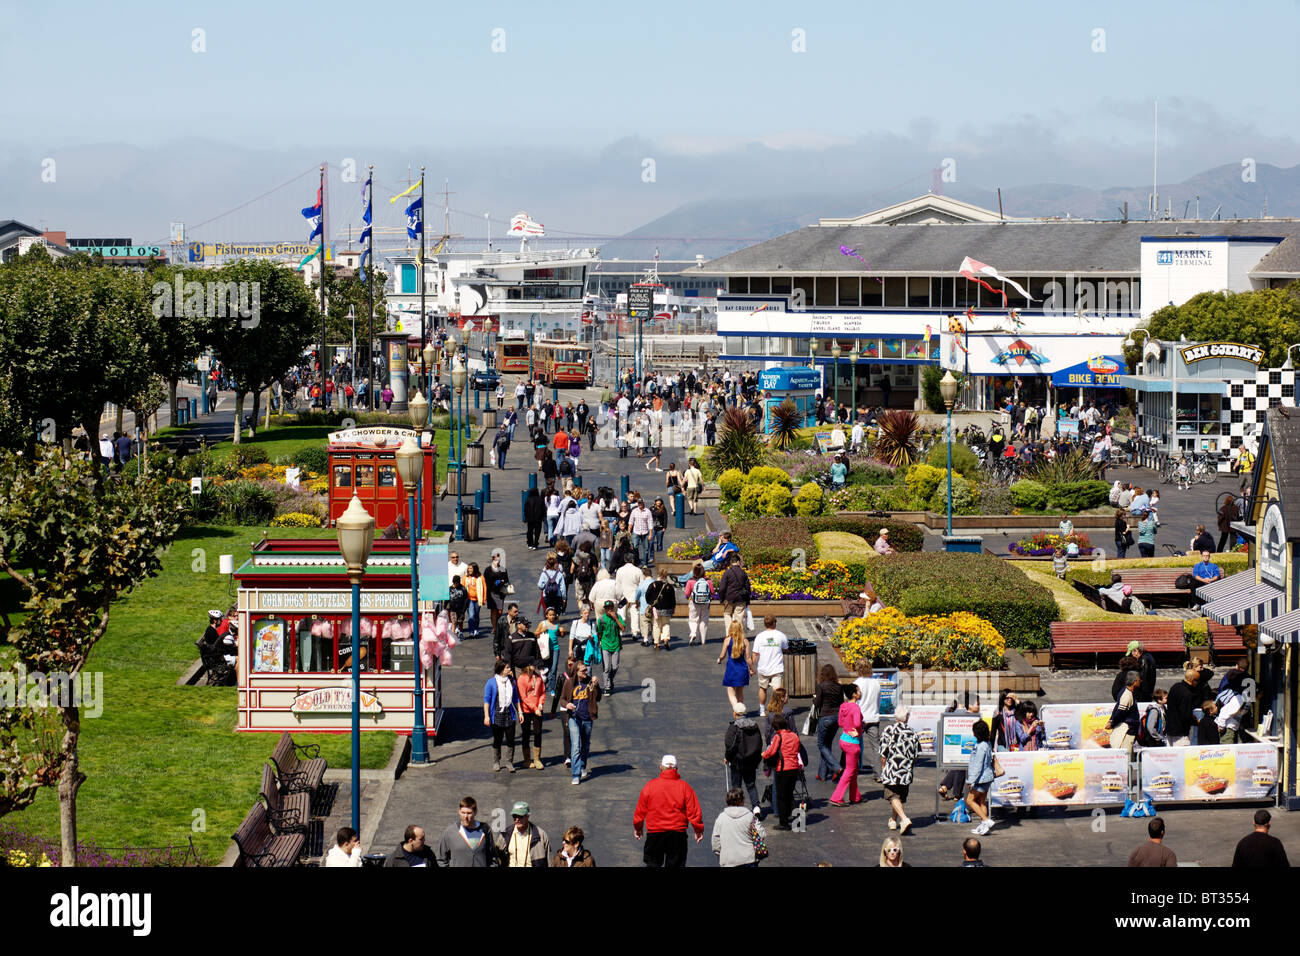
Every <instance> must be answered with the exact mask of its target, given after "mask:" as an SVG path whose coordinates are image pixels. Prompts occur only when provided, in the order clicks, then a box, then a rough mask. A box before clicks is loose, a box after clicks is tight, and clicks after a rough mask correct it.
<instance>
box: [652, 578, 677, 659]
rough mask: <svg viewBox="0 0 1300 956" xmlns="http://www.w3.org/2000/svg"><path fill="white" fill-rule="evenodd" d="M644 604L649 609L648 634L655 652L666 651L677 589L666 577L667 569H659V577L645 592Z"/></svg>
mask: <svg viewBox="0 0 1300 956" xmlns="http://www.w3.org/2000/svg"><path fill="white" fill-rule="evenodd" d="M645 603H646V606H647V607H648V608H649V609H650V619H651V625H650V633H651V634H652V635H653V636H654V645H655V650H657V651H658V650H665V651H666V650H668V645H669V642H670V641H671V638H672V635H671V633H670V629H669V627H670V625H671V624H672V620H673V612H674V611H676V610H677V588H676V587H675V586H674V585H673V582H672V580H671V579H669V577H668V569H667V568H660V569H659V577H658V578H657V579H656V580H655V581H652V582H651V584H650V586H649V587H648V588H646V591H645Z"/></svg>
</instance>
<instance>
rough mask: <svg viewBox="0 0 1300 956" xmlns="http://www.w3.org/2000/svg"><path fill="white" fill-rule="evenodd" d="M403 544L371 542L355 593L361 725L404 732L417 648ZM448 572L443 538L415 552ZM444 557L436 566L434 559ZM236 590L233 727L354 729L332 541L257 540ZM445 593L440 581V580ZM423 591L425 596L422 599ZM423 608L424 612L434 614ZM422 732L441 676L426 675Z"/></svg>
mask: <svg viewBox="0 0 1300 956" xmlns="http://www.w3.org/2000/svg"><path fill="white" fill-rule="evenodd" d="M409 547H410V545H409V544H408V543H407V542H405V541H383V540H376V541H375V543H374V550H373V551H372V552H371V555H370V560H369V562H368V564H367V565H366V575H365V577H364V579H363V581H362V585H361V630H360V653H359V661H360V669H361V714H362V722H361V726H362V729H363V730H389V731H395V732H396V733H410V732H411V728H412V727H413V726H414V722H415V720H414V718H415V710H414V694H415V687H414V680H415V677H414V670H415V656H414V655H415V650H414V649H415V642H414V641H413V639H412V626H411V613H412V608H411V563H410V552H409ZM421 547H422V549H423V550H424V551H426V552H437V554H433V555H432V560H431V561H430V562H429V564H430V565H431V566H432V567H434V568H437V567H442V568H445V567H446V552H447V535H446V534H445V533H443V534H433V535H431V536H430V537H429V538H428V539H427V541H426V543H424V544H422V545H421ZM439 555H440V556H441V559H442V560H441V563H439V561H438V560H437V557H438V556H439ZM234 577H235V580H236V582H238V585H239V593H238V598H237V608H238V614H239V662H238V666H237V672H238V676H237V685H238V720H237V722H236V728H235V729H236V730H241V731H280V730H288V731H294V732H298V731H303V732H310V733H320V732H325V733H335V732H337V733H344V732H348V731H350V730H351V707H352V683H351V680H352V678H351V669H352V591H351V587H350V585H349V582H348V576H347V568H346V567H345V565H344V563H343V557H342V555H340V554H339V551H338V546H337V543H336V542H335V541H333V540H331V539H269V540H265V541H262V542H260V543H259V544H258V545H257V546H256V547H255V548H254V549H253V553H252V555H251V557H250V558H249V560H248V561H247V562H245V563H244V565H243V566H241V567H240V568H239V569H238V570H237V571H236V572H235V575H234ZM443 588H444V589H445V582H443ZM427 593H428V592H426V596H427ZM432 607H433V604H432V603H426V602H422V603H421V609H422V610H426V609H432ZM423 689H424V708H425V726H426V727H428V728H429V730H430V733H431V734H432V733H434V732H435V731H436V728H437V726H438V716H439V714H440V711H441V670H440V665H439V664H437V663H436V662H435V665H434V670H433V671H432V672H431V673H425V674H424V675H423Z"/></svg>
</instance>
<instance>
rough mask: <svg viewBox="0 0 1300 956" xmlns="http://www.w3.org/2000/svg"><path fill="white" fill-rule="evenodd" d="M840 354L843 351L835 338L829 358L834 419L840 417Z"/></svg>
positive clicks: (837, 419)
mask: <svg viewBox="0 0 1300 956" xmlns="http://www.w3.org/2000/svg"><path fill="white" fill-rule="evenodd" d="M841 354H843V353H842V352H841V351H840V343H839V341H838V340H837V341H836V342H835V344H834V345H832V346H831V359H832V360H833V364H832V366H831V368H832V372H831V375H832V377H833V378H834V379H835V420H836V421H839V419H840V355H841Z"/></svg>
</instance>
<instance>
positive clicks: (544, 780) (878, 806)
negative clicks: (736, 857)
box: [367, 392, 1300, 866]
mask: <svg viewBox="0 0 1300 956" xmlns="http://www.w3.org/2000/svg"><path fill="white" fill-rule="evenodd" d="M563 394H565V395H567V393H563ZM587 394H588V400H589V401H590V400H591V399H590V395H591V393H590V392H588V393H587ZM576 395H577V393H576V392H575V393H573V397H574V398H575V399H576ZM670 458H671V454H670V455H667V456H666V459H665V464H666V462H667V460H668V459H670ZM532 461H533V460H532V458H531V456H530V455H528V454H527V452H526V451H525V450H524V449H523V448H522V447H521V446H519V445H515V446H513V447H512V450H511V453H510V457H509V459H508V460H507V469H506V471H505V472H501V471H496V470H493V471H492V472H491V475H492V479H491V480H492V503H491V504H489V505H488V507H487V509H486V510H487V514H486V517H485V520H484V522H483V525H482V534H483V536H482V538H481V540H479V541H476V542H469V543H465V542H461V543H458V545H457V548H458V551H459V554H460V555H461V558H462V560H465V561H477V562H479V563H480V566H482V565H484V564H485V563H486V562H487V561H488V560H489V557H490V554H491V551H492V549H493V548H496V547H502V548H504V549H505V551H506V554H507V556H508V566H509V569H510V573H511V578H512V580H513V581H514V582H515V585H516V588H517V589H518V594H517V597H518V598H519V601H520V605H521V607H522V608H523V609H524V613H525V615H526V616H527V617H529V618H530V619H532V620H534V621H535V620H536V619H537V615H536V613H535V610H534V609H535V607H536V587H535V585H536V581H537V576H538V574H539V572H540V568H541V565H542V561H543V559H544V557H545V552H544V551H535V552H534V551H528V550H527V549H526V548H525V547H524V527H523V523H522V520H521V515H520V489H522V488H525V487H527V485H526V482H527V476H528V474H529V473H530V471H531V470H532V469H531V468H530V467H529V466H530V465H531V464H532ZM582 463H583V465H584V472H583V484H584V485H585V486H587V487H596V486H598V485H610V486H612V487H614V488H617V487H618V478H619V476H620V475H621V474H624V473H626V474H628V475H630V476H631V486H632V488H633V489H640V490H642V491H644V492H646V493H649V494H657V493H659V492H660V488H661V486H662V482H663V476H662V475H660V474H659V473H657V472H652V473H649V474H647V473H646V471H645V470H644V467H643V466H642V463H641V462H638V461H637V460H636V459H635V457H630V458H628V459H626V460H620V459H619V458H618V457H617V455H616V453H614V452H612V451H597V452H595V453H591V454H589V453H587V452H586V451H585V450H584V454H583V457H582ZM1145 477H1146V474H1145V473H1139V475H1138V478H1139V479H1141V478H1145ZM1222 485H1223V487H1222V489H1221V490H1226V489H1227V488H1228V487H1230V485H1229V484H1228V483H1227V482H1226V481H1225V482H1223V483H1222ZM469 487H470V488H472V489H476V488H478V476H477V474H474V475H472V476H471V480H470V485H469ZM1215 490H1216V486H1208V487H1200V486H1198V487H1197V488H1196V489H1193V491H1191V492H1183V493H1178V492H1176V491H1171V492H1170V493H1169V494H1168V496H1167V499H1168V503H1167V504H1165V505H1162V513H1163V514H1165V515H1166V517H1165V523H1166V526H1169V524H1170V523H1171V521H1178V522H1180V523H1183V522H1185V521H1187V520H1192V516H1193V515H1200V514H1203V513H1205V512H1208V510H1209V508H1210V507H1212V501H1213V493H1214V491H1215ZM443 508H444V511H443V516H444V520H445V519H446V517H447V515H448V512H447V511H446V510H445V509H446V508H447V502H444V503H443ZM1166 509H1167V510H1166ZM702 523H703V519H702V517H701V518H688V520H687V532H688V533H690V532H694V531H696V530H698V529H700V528H701V527H702ZM681 534H682V532H675V533H674V532H673V529H672V528H671V527H670V530H669V536H668V540H669V542H671V541H672V540H674V537H675V536H680V535H681ZM1181 536H1182V533H1181V530H1180V531H1179V537H1181ZM1170 537H1171V538H1172V537H1173V534H1172V533H1171V534H1170ZM779 626H780V627H781V628H782V629H783V630H785V632H786V633H787V634H789V635H791V636H801V637H807V638H811V639H819V638H820V647H819V651H820V652H821V654H822V655H824V654H827V653H829V652H830V649H829V645H827V644H826V642H825V639H824V638H822V637H821V635H819V634H818V632H817V629H816V628H815V627H814V626H813V625H812V623H811V622H808V621H795V620H783V621H781V622H780V624H779ZM684 633H685V625H684V622H683V623H680V624H675V625H674V634H675V637H676V638H677V641H676V644H675V647H674V649H673V650H672V651H670V652H668V653H666V654H665V653H662V652H655V651H652V650H645V649H643V648H641V647H640V646H639V645H629V646H628V647H627V648H626V649H625V651H624V653H623V662H622V668H621V670H620V672H619V677H618V680H617V682H616V685H615V693H614V694H613V695H612V696H611V697H610V698H607V699H606V700H604V701H602V703H601V707H600V718H599V719H598V720H597V721H596V725H595V731H594V733H593V739H592V776H591V777H590V778H589V779H588V780H587V781H586V782H585V783H584V784H583V785H582V786H579V787H574V786H571V784H570V775H569V773H568V770H567V768H565V767H564V765H563V755H562V754H561V753H560V751H561V748H562V731H561V730H560V725H559V723H558V721H553V720H547V721H546V723H545V725H544V730H543V742H542V754H543V761H544V763H545V764H546V766H545V769H543V770H528V769H523V767H522V748H521V749H520V751H519V752H518V753H517V754H516V759H517V765H518V766H519V767H520V769H519V771H518V772H517V773H515V774H509V773H506V772H504V771H502V772H500V773H494V772H493V771H492V769H491V767H492V749H491V735H490V732H489V731H488V730H487V728H485V727H484V726H483V718H482V704H481V701H482V689H483V684H484V681H485V680H486V679H487V677H488V675H489V674H490V669H491V663H492V651H491V645H490V641H489V640H488V639H486V638H484V639H480V640H477V641H472V642H468V643H466V644H464V645H462V646H460V647H459V648H457V649H456V651H455V663H454V664H453V665H452V666H450V667H447V668H444V671H443V692H444V700H445V703H446V710H445V712H444V716H443V718H442V725H441V729H440V733H439V738H438V745H437V746H436V747H435V748H434V751H433V753H434V757H435V759H436V761H437V763H436V764H435V765H433V766H429V767H411V768H409V769H407V771H406V772H405V773H404V774H403V776H402V777H401V778H399V779H398V780H397V782H396V783H395V784H394V786H393V790H392V794H391V797H390V799H389V801H388V804H387V806H386V808H385V809H384V812H383V816H382V818H381V820H380V821H379V825H378V828H377V830H376V833H375V839H374V841H373V843H372V844H371V846H370V847H368V848H367V849H374V850H376V851H379V852H389V851H391V850H392V849H393V848H394V847H395V846H396V845H397V844H398V843H399V842H400V841H401V836H402V831H403V830H404V829H405V827H406V825H407V824H410V823H416V824H419V825H421V826H423V827H424V828H425V829H426V831H427V832H428V835H429V840H430V841H431V842H432V843H434V844H436V843H437V840H438V838H439V836H440V835H441V833H442V831H443V829H444V828H445V827H447V826H448V825H450V824H452V823H453V822H454V821H455V820H456V805H457V802H458V801H459V800H460V798H461V797H463V796H466V795H469V796H473V797H474V798H475V799H476V800H477V801H478V804H479V808H480V811H479V815H480V818H481V819H484V820H486V821H488V822H490V823H492V824H493V825H494V826H496V827H497V828H502V829H503V828H505V827H506V826H508V825H509V823H510V818H509V811H510V807H511V806H512V805H513V803H514V802H515V801H516V800H524V801H527V802H528V803H529V804H530V806H531V808H532V813H533V821H534V822H535V823H537V824H538V825H540V826H541V827H543V828H544V829H545V830H546V831H547V833H548V835H549V836H550V839H551V844H552V850H553V851H554V850H555V849H558V847H559V840H560V836H561V834H562V833H563V831H564V830H565V829H566V828H567V827H569V826H574V825H576V826H580V827H582V828H583V830H584V831H585V832H586V834H587V847H588V849H590V850H591V851H592V853H593V854H594V855H595V857H596V861H597V863H598V864H599V865H601V866H637V865H640V863H641V851H642V845H641V844H640V843H638V842H637V841H636V839H635V838H634V836H633V833H632V811H633V809H634V807H635V805H636V800H637V795H638V794H639V792H640V789H641V787H642V786H643V784H644V783H645V782H646V781H647V780H649V779H650V778H651V777H653V776H655V775H656V773H657V768H658V762H659V758H660V756H661V755H662V754H664V753H672V754H675V755H676V756H677V758H678V761H679V767H680V770H681V773H682V776H683V777H684V778H685V779H686V780H687V781H688V782H689V783H691V784H692V786H694V788H695V790H696V792H697V794H698V795H699V798H700V802H701V805H702V808H703V811H704V820H705V827H706V832H705V838H704V843H703V844H700V845H696V844H695V843H694V842H693V841H692V842H691V843H690V851H689V856H688V864H689V865H691V866H713V865H716V862H715V859H716V858H715V857H714V856H713V854H712V852H711V851H710V850H709V847H708V838H709V832H710V831H711V829H712V825H713V821H714V819H715V818H716V816H717V815H718V813H719V811H720V810H721V808H722V803H723V796H724V793H725V785H724V779H723V762H722V738H723V734H724V733H725V730H726V727H727V722H728V719H729V717H730V713H729V708H728V705H727V699H726V695H725V691H724V690H723V688H722V686H721V678H722V673H721V668H720V667H719V666H718V665H717V664H716V663H715V661H716V658H717V654H718V652H719V650H720V646H721V645H720V641H721V638H722V628H721V623H720V621H719V615H717V614H716V613H715V616H714V620H713V623H712V625H711V628H710V632H709V638H710V643H709V644H708V645H707V646H705V647H703V648H701V647H698V646H696V647H686V646H685V644H684ZM819 656H820V655H819ZM1174 679H1176V677H1175V675H1174V674H1173V672H1169V673H1168V674H1164V673H1162V675H1161V681H1160V683H1161V685H1162V686H1167V685H1168V684H1169V683H1171V682H1172V680H1174ZM1110 680H1111V674H1110V673H1109V672H1102V673H1100V674H1096V675H1094V674H1092V673H1091V672H1081V673H1071V674H1062V675H1059V676H1052V675H1047V674H1046V673H1045V672H1044V690H1045V694H1044V696H1043V697H1042V698H1040V700H1039V703H1040V704H1042V703H1048V702H1053V701H1057V702H1090V701H1097V700H1104V699H1106V697H1105V696H1104V695H1106V694H1107V693H1108V690H1109V686H1110ZM746 700H747V701H749V702H750V704H751V705H755V704H756V703H757V688H756V687H755V686H753V685H751V687H750V688H748V689H747V691H746ZM810 702H811V701H810V700H808V699H806V698H805V699H800V700H796V701H795V702H794V703H795V705H796V707H795V713H796V717H797V718H798V719H799V720H800V721H802V716H803V713H804V712H805V711H806V709H807V707H808V706H809V704H810ZM805 742H807V741H805ZM815 759H816V757H815V752H814V755H813V760H814V762H815ZM813 770H815V766H814V768H813ZM807 777H808V784H809V788H810V791H811V796H812V804H811V807H810V808H809V812H808V815H807V828H806V830H805V831H804V832H791V833H777V832H774V831H772V830H771V828H769V841H768V842H769V847H770V848H771V857H770V859H769V861H768V862H767V863H765V864H764V865H765V866H811V865H815V864H816V863H818V862H819V861H827V862H830V863H832V864H834V865H837V866H843V865H857V866H864V865H871V864H873V863H875V861H876V860H877V858H878V856H879V852H880V843H881V840H882V839H883V838H884V837H885V836H886V835H887V834H888V833H889V832H890V831H889V830H888V829H887V828H886V827H885V820H886V819H887V817H888V815H889V811H888V807H887V804H886V803H885V802H884V800H883V799H882V796H881V792H880V788H879V787H867V788H866V797H867V802H866V803H865V804H862V805H859V806H857V807H851V808H842V809H841V808H834V807H830V806H829V805H828V802H827V801H828V799H829V796H830V790H831V787H830V785H828V784H824V783H821V782H818V781H816V780H815V779H813V772H812V771H810V772H809V773H808V774H807ZM759 783H760V789H761V787H762V785H763V778H762V776H761V773H760V778H759ZM936 784H937V775H936V772H935V770H934V767H933V765H932V764H922V765H920V766H919V767H918V770H917V776H916V781H915V783H914V785H913V789H912V793H913V794H914V796H913V798H912V801H911V804H910V808H911V810H912V815H913V819H914V820H915V821H916V824H917V825H916V828H915V830H914V831H913V834H914V835H911V836H909V837H908V838H907V839H906V841H905V854H906V857H907V859H908V861H909V862H911V863H913V864H917V865H933V866H949V865H956V863H957V862H959V860H960V849H959V847H960V842H961V840H962V839H963V838H965V836H967V832H966V831H967V829H968V827H963V826H957V825H951V824H947V823H935V822H931V821H930V819H929V813H930V812H931V811H932V810H933V808H934V805H935V799H934V792H935V786H936ZM1253 809H1254V808H1253V807H1252V808H1240V807H1238V808H1232V809H1205V808H1194V809H1185V810H1171V811H1168V812H1165V811H1164V810H1163V808H1162V813H1163V815H1164V816H1165V817H1166V819H1167V821H1168V825H1169V839H1168V841H1167V843H1168V845H1169V846H1171V847H1172V848H1173V850H1174V851H1175V852H1176V853H1177V854H1178V855H1179V858H1180V860H1183V861H1184V862H1197V861H1199V862H1201V863H1203V864H1205V865H1226V864H1227V863H1228V862H1229V861H1230V860H1231V856H1232V848H1233V846H1234V845H1235V843H1236V841H1237V839H1239V838H1240V837H1241V836H1243V835H1245V834H1246V833H1247V832H1249V830H1250V826H1249V818H1250V814H1251V813H1252V812H1253ZM765 819H770V815H769V814H767V813H766V812H765ZM773 822H774V821H773ZM1145 827H1146V823H1145V821H1144V820H1122V819H1120V818H1119V817H1118V814H1117V813H1115V812H1113V811H1112V812H1111V813H1110V814H1109V815H1108V816H1106V817H1104V818H1096V817H1094V816H1093V815H1092V814H1091V813H1089V812H1087V811H1074V812H1071V813H1068V814H1067V813H1066V812H1064V811H1060V810H1057V811H1046V810H1045V811H1042V812H1040V815H1039V816H1038V817H1036V818H1032V819H1031V818H1026V819H1023V820H1016V819H1015V818H1014V817H1012V818H1011V819H1010V820H1009V821H1008V822H1005V823H1003V824H1001V825H1000V826H999V827H998V828H997V829H995V830H994V831H993V832H992V833H991V834H990V835H989V836H988V837H986V838H985V840H984V844H985V847H986V851H985V859H986V860H988V862H989V863H990V864H991V865H1038V866H1077V865H1080V864H1083V865H1122V863H1123V862H1124V861H1125V860H1126V859H1127V856H1128V853H1129V852H1130V851H1131V850H1132V848H1133V847H1135V846H1137V845H1138V844H1139V843H1140V842H1142V841H1143V840H1144V839H1145V832H1146V829H1145ZM1273 832H1274V834H1275V835H1277V836H1279V837H1281V838H1282V839H1283V840H1284V841H1285V842H1287V843H1288V844H1289V845H1292V846H1295V847H1296V848H1297V852H1300V816H1297V817H1296V818H1295V820H1294V823H1292V822H1291V820H1290V818H1289V817H1288V815H1286V814H1280V815H1279V816H1278V819H1277V821H1276V822H1275V825H1274V829H1273Z"/></svg>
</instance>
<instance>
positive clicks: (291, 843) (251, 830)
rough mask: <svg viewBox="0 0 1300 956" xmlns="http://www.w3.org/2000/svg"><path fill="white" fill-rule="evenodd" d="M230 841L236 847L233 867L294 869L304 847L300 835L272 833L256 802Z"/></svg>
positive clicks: (305, 842)
mask: <svg viewBox="0 0 1300 956" xmlns="http://www.w3.org/2000/svg"><path fill="white" fill-rule="evenodd" d="M231 839H232V840H234V841H235V845H236V846H238V847H239V859H237V860H236V861H235V866H293V865H295V864H296V863H297V862H298V857H300V856H301V855H302V851H303V848H304V847H305V846H306V845H307V838H306V837H305V836H303V835H302V834H301V833H282V834H279V835H276V834H274V833H272V832H271V819H270V817H269V816H268V815H267V812H266V807H265V806H263V805H262V801H261V800H258V801H257V802H256V803H254V804H253V809H251V810H249V811H248V816H246V817H244V822H243V823H241V824H240V825H239V829H238V830H236V831H235V832H234V835H233V836H231Z"/></svg>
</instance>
